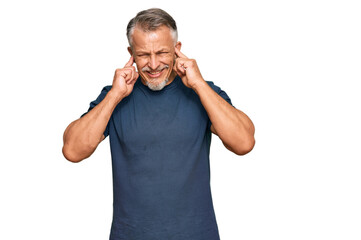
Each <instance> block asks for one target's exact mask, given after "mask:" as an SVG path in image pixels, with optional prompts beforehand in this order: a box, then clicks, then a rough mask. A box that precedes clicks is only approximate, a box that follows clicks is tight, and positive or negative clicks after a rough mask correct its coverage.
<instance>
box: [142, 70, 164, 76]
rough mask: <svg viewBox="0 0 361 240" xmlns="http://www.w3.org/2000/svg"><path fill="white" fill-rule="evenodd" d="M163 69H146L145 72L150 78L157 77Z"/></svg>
mask: <svg viewBox="0 0 361 240" xmlns="http://www.w3.org/2000/svg"><path fill="white" fill-rule="evenodd" d="M163 71H164V69H163V70H161V71H152V72H149V71H147V72H146V73H147V75H148V76H149V77H151V78H157V77H160V75H162V73H163Z"/></svg>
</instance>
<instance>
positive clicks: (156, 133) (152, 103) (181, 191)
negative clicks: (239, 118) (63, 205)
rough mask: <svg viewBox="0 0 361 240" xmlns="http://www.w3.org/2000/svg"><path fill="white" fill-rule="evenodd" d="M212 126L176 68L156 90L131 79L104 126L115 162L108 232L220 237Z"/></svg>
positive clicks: (119, 238)
mask: <svg viewBox="0 0 361 240" xmlns="http://www.w3.org/2000/svg"><path fill="white" fill-rule="evenodd" d="M207 83H208V84H209V86H211V87H212V89H213V90H214V91H215V92H217V93H218V94H219V95H220V96H221V97H222V98H224V99H225V100H226V101H227V102H228V103H230V104H232V103H231V100H230V99H229V97H228V96H227V94H226V93H225V92H224V91H222V90H221V89H220V88H219V87H217V86H215V85H214V84H213V83H212V82H207ZM110 89H111V86H107V87H105V88H104V89H103V90H102V92H101V94H100V95H99V97H98V98H97V99H96V100H95V101H93V102H91V104H90V108H89V110H88V111H90V110H91V109H92V108H93V107H95V106H96V105H97V104H98V103H100V102H101V101H102V100H103V99H104V97H105V95H106V94H107V92H108V91H109V90H110ZM210 126H211V122H210V120H209V117H208V115H207V112H206V111H205V109H204V107H203V105H202V104H201V101H200V99H199V97H198V95H197V94H196V93H195V92H194V91H193V90H192V89H190V88H188V87H186V86H185V85H184V84H183V82H182V80H181V78H180V77H179V76H177V77H176V78H175V79H174V80H173V82H171V83H170V84H169V85H167V86H165V87H164V88H163V89H162V90H161V91H152V90H150V89H149V88H148V87H147V86H145V85H144V84H143V83H142V82H141V80H140V78H139V79H138V80H137V82H136V83H135V85H134V89H133V91H132V93H131V94H130V95H129V96H128V97H126V98H124V99H123V100H122V101H121V102H120V103H119V104H118V105H117V106H116V108H115V109H114V112H113V114H112V116H111V118H110V120H109V123H108V125H107V127H106V130H105V132H104V135H105V136H108V135H109V138H110V147H111V155H112V169H113V197H114V203H113V208H114V212H113V223H112V228H111V234H110V239H111V240H185V239H187V240H219V234H218V227H217V222H216V217H215V213H214V209H213V203H212V196H211V190H210V166H209V150H210V143H211V131H210Z"/></svg>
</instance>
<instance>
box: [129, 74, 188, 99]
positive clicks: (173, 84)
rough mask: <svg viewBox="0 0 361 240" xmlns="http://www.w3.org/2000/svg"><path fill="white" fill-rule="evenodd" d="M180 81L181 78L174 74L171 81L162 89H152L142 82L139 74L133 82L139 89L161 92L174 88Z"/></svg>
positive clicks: (155, 92)
mask: <svg viewBox="0 0 361 240" xmlns="http://www.w3.org/2000/svg"><path fill="white" fill-rule="evenodd" d="M180 81H182V80H181V78H180V77H179V76H178V75H176V76H175V78H174V79H173V81H172V82H171V83H170V84H168V85H165V86H164V88H163V89H162V90H159V91H153V90H151V89H150V88H149V87H148V86H146V85H144V84H143V83H142V79H141V77H140V76H139V78H138V79H137V82H136V83H135V85H136V86H138V87H139V88H141V89H144V90H147V91H148V92H151V93H154V94H161V93H163V92H165V91H168V90H170V89H173V88H176V87H177V86H178V84H179V83H180Z"/></svg>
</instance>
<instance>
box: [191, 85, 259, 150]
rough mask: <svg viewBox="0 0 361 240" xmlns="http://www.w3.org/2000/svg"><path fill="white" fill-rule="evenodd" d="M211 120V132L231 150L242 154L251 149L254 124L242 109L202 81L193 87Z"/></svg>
mask: <svg viewBox="0 0 361 240" xmlns="http://www.w3.org/2000/svg"><path fill="white" fill-rule="evenodd" d="M194 90H195V91H196V93H197V94H198V96H199V98H200V100H201V102H202V105H203V106H204V108H205V110H206V111H207V114H208V116H209V118H210V120H211V122H212V128H213V132H215V133H216V134H217V135H218V136H219V138H220V139H221V140H222V142H223V144H224V145H225V146H226V147H227V148H228V149H229V150H231V151H232V152H234V153H236V154H239V155H243V154H246V153H248V152H249V151H251V150H252V148H253V146H254V143H255V140H254V131H255V129H254V125H253V123H252V121H251V120H250V119H249V117H248V116H247V115H246V114H244V113H243V112H242V111H240V110H238V109H236V108H234V107H233V106H231V105H230V104H229V103H228V102H227V101H225V100H224V99H223V98H222V97H221V96H219V95H218V94H217V93H216V92H215V91H213V89H212V88H211V87H210V86H209V85H208V84H207V83H206V82H205V81H204V80H202V81H199V84H197V86H195V87H194Z"/></svg>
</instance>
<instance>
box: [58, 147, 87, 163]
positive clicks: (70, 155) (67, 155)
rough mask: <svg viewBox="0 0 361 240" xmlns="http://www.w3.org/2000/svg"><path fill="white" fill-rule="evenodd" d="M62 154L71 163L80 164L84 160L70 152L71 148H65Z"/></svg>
mask: <svg viewBox="0 0 361 240" xmlns="http://www.w3.org/2000/svg"><path fill="white" fill-rule="evenodd" d="M62 152H63V155H64V157H65V159H66V160H68V161H69V162H73V163H78V162H80V161H81V160H83V159H81V158H80V157H79V156H77V155H76V154H74V152H72V151H71V150H69V148H68V147H66V146H65V145H64V146H63V149H62Z"/></svg>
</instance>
